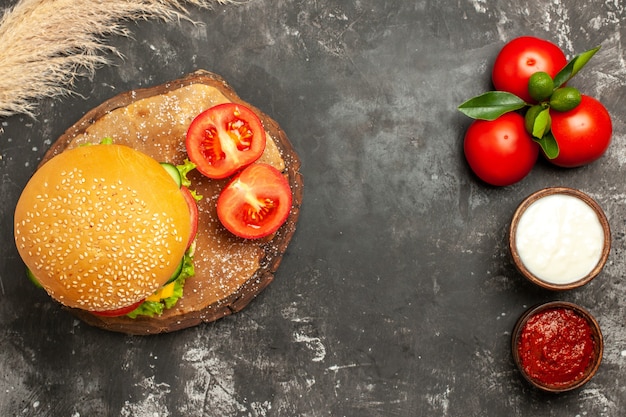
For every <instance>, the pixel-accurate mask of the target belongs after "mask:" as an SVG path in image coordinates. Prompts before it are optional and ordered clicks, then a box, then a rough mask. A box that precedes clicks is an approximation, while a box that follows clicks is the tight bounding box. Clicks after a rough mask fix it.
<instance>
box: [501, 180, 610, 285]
mask: <svg viewBox="0 0 626 417" xmlns="http://www.w3.org/2000/svg"><path fill="white" fill-rule="evenodd" d="M554 195H565V196H571V197H575V198H578V199H579V200H581V201H582V202H584V203H586V204H587V205H588V206H589V207H590V208H591V209H592V210H593V212H594V213H595V214H596V216H597V218H598V221H599V223H600V226H601V227H602V231H603V234H604V236H603V242H602V249H601V253H600V255H599V258H598V261H597V263H596V264H595V266H594V267H593V268H592V269H591V270H590V271H589V272H588V273H587V274H586V275H584V276H582V277H580V278H576V279H574V280H568V281H566V282H558V283H557V282H554V281H555V280H553V279H552V280H546V279H545V278H542V277H540V276H539V274H537V273H533V272H531V270H530V269H529V268H527V266H526V265H525V264H524V262H523V259H522V256H520V253H519V251H518V246H517V241H516V239H517V233H518V225H519V223H520V220H521V218H522V216H523V215H524V213H526V211H527V210H528V208H529V207H531V205H533V204H534V203H535V202H537V201H538V200H540V199H542V198H544V197H548V196H554ZM509 250H510V253H511V256H512V258H513V263H514V264H515V267H516V268H517V270H518V271H519V272H520V273H521V274H522V275H523V276H524V277H525V278H527V279H528V280H529V281H530V282H532V283H534V284H537V285H539V286H541V287H543V288H547V289H549V290H555V291H562V290H570V289H574V288H578V287H581V286H583V285H585V284H587V283H588V282H589V281H591V280H592V279H594V278H595V277H596V276H597V275H598V274H599V273H600V272H601V271H602V269H603V268H604V265H605V264H606V261H607V259H608V257H609V252H610V250H611V229H610V226H609V222H608V220H607V218H606V215H605V214H604V211H603V210H602V208H601V207H600V205H599V204H598V203H597V202H596V201H595V200H594V199H593V198H591V197H590V196H588V195H587V194H585V193H583V192H582V191H579V190H576V189H573V188H567V187H550V188H544V189H541V190H539V191H536V192H535V193H533V194H531V195H530V196H528V197H527V198H526V199H525V200H524V201H522V202H521V204H520V205H519V206H518V207H517V209H516V210H515V213H514V214H513V219H512V221H511V225H510V228H509ZM594 259H595V258H594ZM535 272H536V271H535Z"/></svg>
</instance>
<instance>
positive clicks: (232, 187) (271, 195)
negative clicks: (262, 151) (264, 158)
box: [217, 164, 292, 239]
mask: <svg viewBox="0 0 626 417" xmlns="http://www.w3.org/2000/svg"><path fill="white" fill-rule="evenodd" d="M291 200H292V197H291V188H290V187H289V182H288V181H287V179H286V178H285V177H284V176H283V175H282V173H281V172H280V171H279V170H277V169H276V168H274V167H272V166H271V165H267V164H253V165H250V166H248V167H246V168H245V169H244V170H243V171H241V172H240V173H239V174H237V176H235V177H234V178H233V179H232V180H231V182H230V183H228V185H226V187H225V188H224V189H223V190H222V192H221V193H220V196H219V198H218V199H217V216H218V218H219V219H220V221H221V222H222V224H223V225H224V227H226V229H228V230H229V231H230V232H231V233H233V234H234V235H236V236H239V237H242V238H245V239H257V238H261V237H264V236H268V235H270V234H272V233H274V232H275V231H276V230H278V228H279V227H280V226H281V225H282V224H283V223H284V222H285V221H286V220H287V217H288V216H289V212H290V211H291Z"/></svg>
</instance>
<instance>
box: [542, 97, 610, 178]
mask: <svg viewBox="0 0 626 417" xmlns="http://www.w3.org/2000/svg"><path fill="white" fill-rule="evenodd" d="M550 116H551V117H552V128H551V129H552V134H553V135H554V138H555V139H556V143H557V144H558V145H559V155H558V156H557V157H556V158H554V159H550V162H552V163H553V164H555V165H558V166H561V167H567V168H573V167H578V166H581V165H585V164H588V163H590V162H593V161H595V160H596V159H598V158H600V157H601V156H602V155H603V154H604V152H605V151H606V150H607V148H608V147H609V144H610V143H611V134H612V133H613V125H612V123H611V116H610V115H609V112H608V111H607V109H606V108H605V107H604V106H603V105H602V103H600V102H599V101H598V100H596V99H595V98H593V97H590V96H586V95H584V94H583V95H582V100H581V102H580V104H579V105H578V106H576V107H575V108H574V109H573V110H570V111H566V112H558V111H554V110H553V111H551V112H550Z"/></svg>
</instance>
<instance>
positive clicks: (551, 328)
mask: <svg viewBox="0 0 626 417" xmlns="http://www.w3.org/2000/svg"><path fill="white" fill-rule="evenodd" d="M594 348H595V341H594V338H593V334H592V329H591V326H590V324H589V322H588V321H587V320H586V319H585V318H584V317H582V316H580V315H579V314H577V313H576V312H575V311H573V310H571V309H567V308H551V309H547V310H543V311H539V312H537V313H536V314H534V315H533V316H532V317H530V318H529V319H528V321H527V322H526V323H525V324H524V327H523V328H522V330H521V334H520V337H519V343H518V346H517V349H518V355H519V359H520V364H521V367H522V368H523V370H524V372H525V373H526V374H527V375H528V377H530V378H531V379H532V380H535V381H536V382H538V383H539V384H541V385H544V386H549V387H555V388H558V387H564V386H569V385H572V384H575V383H576V382H577V381H579V380H581V379H583V378H584V377H585V375H586V372H587V370H588V369H589V367H590V365H591V364H592V362H593V360H594Z"/></svg>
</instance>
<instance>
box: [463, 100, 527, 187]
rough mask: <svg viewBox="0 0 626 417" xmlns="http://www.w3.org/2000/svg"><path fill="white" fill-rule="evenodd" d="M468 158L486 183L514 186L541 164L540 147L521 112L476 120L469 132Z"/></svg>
mask: <svg viewBox="0 0 626 417" xmlns="http://www.w3.org/2000/svg"><path fill="white" fill-rule="evenodd" d="M464 151H465V158H466V159H467V162H468V163H469V166H470V168H472V170H473V171H474V173H476V175H477V176H478V177H479V178H480V179H481V180H483V181H485V182H486V183H489V184H491V185H497V186H504V185H510V184H513V183H516V182H518V181H520V180H521V179H522V178H524V177H525V176H526V175H528V173H529V172H530V170H531V169H532V167H533V166H534V165H535V162H536V161H537V156H538V155H539V146H538V145H537V143H535V142H534V141H533V139H532V137H531V136H530V135H529V134H528V132H527V131H526V128H525V127H524V118H523V117H522V116H520V115H519V114H518V113H513V112H512V113H506V114H504V115H502V116H500V117H499V118H497V119H496V120H493V121H487V120H475V121H474V122H473V123H472V124H471V125H470V127H469V128H468V129H467V132H466V133H465V142H464Z"/></svg>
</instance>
